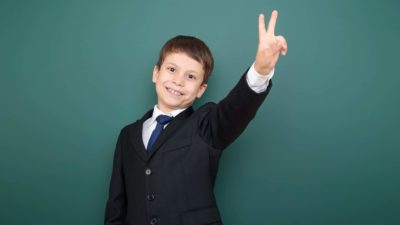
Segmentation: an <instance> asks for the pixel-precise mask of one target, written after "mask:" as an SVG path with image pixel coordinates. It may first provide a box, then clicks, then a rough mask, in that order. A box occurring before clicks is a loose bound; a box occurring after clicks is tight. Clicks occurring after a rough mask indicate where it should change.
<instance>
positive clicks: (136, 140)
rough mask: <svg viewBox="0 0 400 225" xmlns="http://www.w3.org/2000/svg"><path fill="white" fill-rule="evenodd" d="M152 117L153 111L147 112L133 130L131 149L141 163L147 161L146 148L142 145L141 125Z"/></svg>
mask: <svg viewBox="0 0 400 225" xmlns="http://www.w3.org/2000/svg"><path fill="white" fill-rule="evenodd" d="M152 115H153V110H149V111H148V112H147V113H146V114H144V116H143V117H142V118H141V119H140V120H139V121H138V122H137V123H136V126H135V128H134V129H133V130H134V134H133V135H132V139H131V140H132V144H133V146H134V147H133V148H134V149H135V151H136V152H137V154H138V155H139V156H140V157H141V158H142V159H143V161H145V162H146V161H147V160H148V157H149V156H148V154H147V152H146V148H145V146H144V144H143V134H142V130H143V123H144V121H146V120H147V119H148V118H150V117H151V116H152Z"/></svg>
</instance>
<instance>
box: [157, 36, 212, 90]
mask: <svg viewBox="0 0 400 225" xmlns="http://www.w3.org/2000/svg"><path fill="white" fill-rule="evenodd" d="M173 52H179V53H181V52H182V53H185V54H187V55H188V56H189V57H190V58H192V59H194V60H196V61H197V62H199V63H201V64H203V70H204V80H203V84H207V83H208V78H209V77H210V75H211V72H212V70H213V67H214V59H213V57H212V54H211V51H210V49H209V48H208V47H207V45H206V44H205V43H204V42H203V41H202V40H200V39H198V38H196V37H192V36H184V35H178V36H176V37H174V38H172V39H170V40H168V41H167V42H166V43H165V44H164V46H163V47H162V48H161V50H160V56H159V57H158V61H157V64H156V65H157V67H158V68H161V65H162V63H163V62H164V59H165V57H166V56H167V55H168V54H170V53H173Z"/></svg>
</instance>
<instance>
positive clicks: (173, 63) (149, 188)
mask: <svg viewBox="0 0 400 225" xmlns="http://www.w3.org/2000/svg"><path fill="white" fill-rule="evenodd" d="M276 19H277V11H273V12H272V14H271V18H270V21H269V24H268V30H266V29H265V24H264V16H263V15H262V14H261V15H260V16H259V44H258V49H257V54H256V59H255V62H254V64H253V65H252V66H251V68H250V69H249V70H248V72H246V73H245V74H244V75H243V76H242V78H241V79H240V81H239V83H238V84H237V85H236V86H235V87H234V88H233V90H232V91H231V92H230V93H229V94H228V96H227V97H225V98H224V99H223V100H222V101H221V102H219V103H218V104H215V103H207V104H205V105H203V106H201V107H200V108H199V109H197V110H196V111H194V110H193V109H192V107H191V105H192V103H193V102H194V100H195V99H196V98H200V97H201V96H202V94H203V93H204V91H205V90H206V88H207V81H208V77H209V75H210V74H211V71H212V69H213V58H212V55H211V52H210V50H209V49H208V47H207V46H206V45H205V44H204V43H203V42H202V41H200V40H199V39H197V38H194V37H188V36H177V37H175V38H173V39H171V40H169V41H168V42H167V43H166V44H165V45H164V46H163V48H162V49H161V52H160V57H159V60H158V62H157V64H156V65H155V67H154V70H153V82H154V84H155V88H156V92H157V101H158V102H157V105H155V106H154V109H152V110H150V111H149V112H147V113H146V114H145V115H144V116H143V118H142V119H140V120H138V121H136V122H135V123H133V124H130V125H128V126H126V127H124V128H123V129H122V130H121V133H120V135H119V137H118V142H117V145H116V149H115V155H114V162H113V172H112V177H111V182H110V190H109V199H108V201H107V207H106V215H105V224H109V225H111V224H130V225H144V224H150V225H155V224H162V225H206V224H209V225H210V224H211V225H220V224H222V222H221V218H220V215H219V211H218V208H217V204H216V201H215V197H214V193H213V187H214V183H215V178H216V175H217V170H218V161H219V158H220V156H221V153H222V150H223V149H225V148H226V147H227V146H228V145H229V144H230V143H232V142H233V141H234V140H235V139H236V138H237V137H238V136H239V135H240V133H241V132H242V131H243V130H244V129H245V128H246V126H247V124H248V123H249V122H250V120H251V119H252V118H253V117H254V116H255V114H256V111H257V109H258V107H259V106H260V105H261V103H262V102H263V100H264V99H265V97H266V95H267V94H268V92H269V90H270V88H271V86H272V83H271V82H270V81H269V80H270V79H271V78H272V76H273V72H274V67H275V64H276V62H277V60H278V57H279V54H283V55H285V54H286V51H287V44H286V41H285V39H284V38H283V37H282V36H275V35H274V29H275V23H276Z"/></svg>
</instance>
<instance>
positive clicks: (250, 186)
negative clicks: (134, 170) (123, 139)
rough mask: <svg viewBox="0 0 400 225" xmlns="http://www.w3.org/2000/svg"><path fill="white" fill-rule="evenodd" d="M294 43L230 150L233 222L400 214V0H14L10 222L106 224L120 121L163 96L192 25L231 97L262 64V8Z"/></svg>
mask: <svg viewBox="0 0 400 225" xmlns="http://www.w3.org/2000/svg"><path fill="white" fill-rule="evenodd" d="M272 9H277V10H278V11H279V17H278V23H277V27H276V34H282V35H284V36H285V37H286V39H287V41H288V45H289V51H288V55H287V56H286V57H281V58H280V60H279V62H278V65H277V67H276V73H275V77H274V79H273V80H274V87H273V88H272V90H271V93H270V95H269V96H268V99H267V100H266V102H265V104H263V106H262V107H261V109H260V110H259V112H258V114H257V117H256V118H255V120H254V121H253V122H252V123H251V124H250V125H249V126H248V128H247V130H246V131H245V133H244V134H243V135H242V136H241V137H240V138H239V139H238V140H237V141H236V142H235V143H234V144H233V145H231V146H230V147H229V149H228V150H227V151H226V152H225V153H224V155H223V157H222V160H221V164H220V171H219V175H218V179H217V184H216V187H215V192H216V196H217V200H218V205H219V207H220V209H221V214H222V218H223V221H224V224H227V225H247V224H274V225H289V224H290V225H303V224H304V225H306V224H307V225H309V224H324V225H330V224H331V225H337V224H349V225H350V224H351V225H356V224H357V225H358V224H360V225H361V224H362V225H367V224H371V225H372V224H379V225H395V224H400V216H399V212H400V191H399V190H400V179H399V178H400V176H399V175H400V174H399V171H400V153H399V150H400V128H399V127H400V118H399V114H400V104H399V97H400V91H399V85H400V76H399V75H400V74H399V52H400V45H399V40H400V29H399V25H400V13H399V9H400V3H399V1H395V0H392V1H391V0H384V1H361V0H353V1H344V0H340V1H315V0H314V1H313V0H306V1H255V0H252V1H249V0H242V1H211V0H205V1H144V0H143V1H127V0H126V1H122V0H121V1H104V0H98V1H89V0H80V1H77V0H72V1H62V0H55V1H10V0H6V1H5V0H2V1H1V2H0V99H1V102H0V107H1V110H0V125H1V126H0V224H1V225H24V224H42V225H44V224H59V225H62V224H75V225H80V224H82V225H83V224H85V225H88V224H93V225H94V224H102V223H103V217H104V207H105V202H106V199H107V191H108V183H109V179H110V176H111V168H112V156H113V151H114V146H115V143H116V139H117V135H118V133H119V130H120V129H121V128H122V127H123V126H124V125H126V124H128V123H131V122H133V121H135V120H136V119H137V118H139V117H141V116H142V114H143V113H144V112H145V111H147V110H148V109H149V108H151V107H152V106H153V105H154V104H155V94H154V89H153V85H152V83H151V71H152V68H153V65H154V63H155V62H156V59H157V57H158V51H159V48H160V47H161V46H162V45H163V43H164V42H165V41H166V40H168V39H169V38H171V37H173V36H175V35H177V34H186V35H195V36H197V37H199V38H201V39H202V40H204V41H205V42H206V43H207V44H208V45H209V47H210V48H211V50H212V51H213V54H214V58H215V61H216V62H215V70H214V73H213V76H212V78H211V80H210V84H209V89H208V90H207V93H206V94H205V96H203V98H202V99H200V100H199V102H197V103H196V105H197V106H198V105H199V104H202V103H204V102H207V101H218V100H220V99H221V98H223V97H224V96H225V95H226V94H227V92H228V91H229V90H230V88H232V87H233V86H234V84H235V83H236V82H237V81H238V79H239V77H240V76H241V74H242V72H243V71H244V70H245V69H246V68H247V67H248V66H249V65H250V64H251V63H252V61H253V60H254V55H255V52H256V47H257V18H258V13H260V12H263V13H265V14H267V15H268V16H267V17H268V18H269V14H270V12H271V11H272Z"/></svg>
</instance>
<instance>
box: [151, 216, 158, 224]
mask: <svg viewBox="0 0 400 225" xmlns="http://www.w3.org/2000/svg"><path fill="white" fill-rule="evenodd" d="M157 223H158V219H157V218H156V217H153V218H152V219H151V220H150V225H156V224H157Z"/></svg>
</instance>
